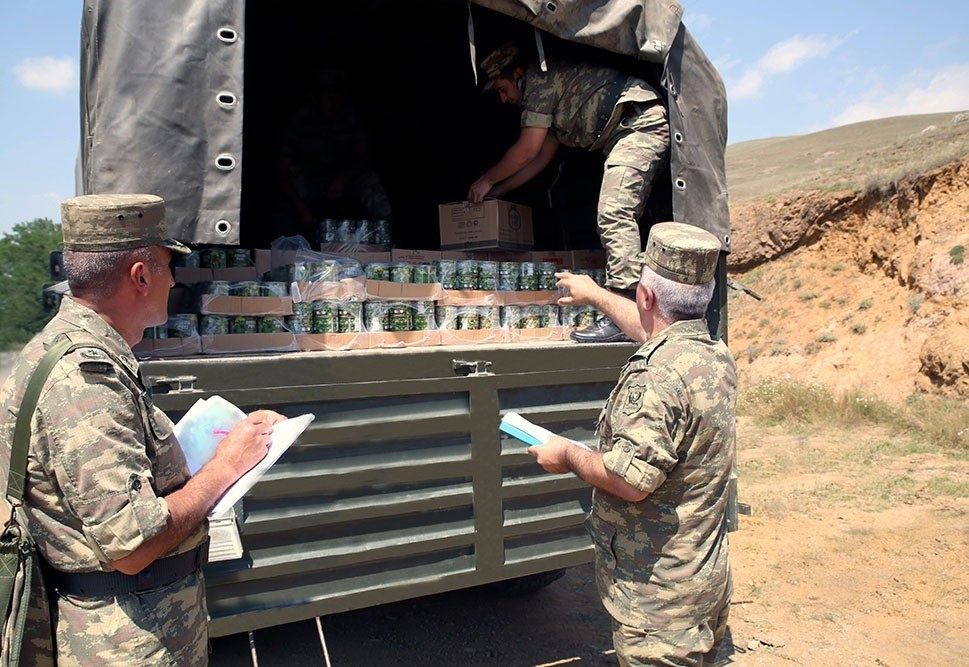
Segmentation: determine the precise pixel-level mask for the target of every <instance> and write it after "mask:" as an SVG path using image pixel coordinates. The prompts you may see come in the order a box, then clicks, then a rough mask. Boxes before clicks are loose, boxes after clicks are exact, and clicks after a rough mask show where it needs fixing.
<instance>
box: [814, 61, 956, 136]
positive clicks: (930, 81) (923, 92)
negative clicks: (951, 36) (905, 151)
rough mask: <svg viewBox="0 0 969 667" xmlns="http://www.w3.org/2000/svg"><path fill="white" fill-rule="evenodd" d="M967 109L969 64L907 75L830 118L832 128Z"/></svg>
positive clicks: (874, 90)
mask: <svg viewBox="0 0 969 667" xmlns="http://www.w3.org/2000/svg"><path fill="white" fill-rule="evenodd" d="M966 109H969V64H955V65H949V66H947V67H944V68H942V69H940V70H937V71H935V72H923V71H917V72H909V73H908V74H906V75H905V76H903V77H901V78H900V79H899V80H898V81H895V82H893V83H892V84H891V85H889V86H877V87H875V88H872V89H870V90H868V91H867V92H865V93H864V94H863V95H862V96H861V98H860V99H859V100H858V101H856V102H854V103H853V104H850V105H849V106H847V107H846V108H845V109H844V110H843V111H842V112H841V113H839V114H837V115H836V116H835V117H834V118H832V119H831V124H832V125H834V126H838V125H847V124H849V123H860V122H861V121H865V120H872V119H874V118H886V117H889V116H907V115H912V114H923V113H939V112H945V111H963V110H966Z"/></svg>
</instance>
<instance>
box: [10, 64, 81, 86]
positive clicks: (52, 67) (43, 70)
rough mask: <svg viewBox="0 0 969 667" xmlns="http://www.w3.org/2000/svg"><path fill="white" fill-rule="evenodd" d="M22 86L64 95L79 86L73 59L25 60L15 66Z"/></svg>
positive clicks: (15, 71)
mask: <svg viewBox="0 0 969 667" xmlns="http://www.w3.org/2000/svg"><path fill="white" fill-rule="evenodd" d="M14 73H15V74H16V75H17V79H18V80H19V81H20V84H21V85H22V86H24V87H25V88H29V89H31V90H39V91H42V92H45V93H64V92H67V91H70V90H72V89H73V88H74V86H75V85H76V84H77V70H76V67H75V65H74V59H73V58H53V57H51V56H44V57H43V58H25V59H24V60H21V61H20V62H19V63H17V64H16V65H15V66H14Z"/></svg>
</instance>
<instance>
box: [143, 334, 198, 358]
mask: <svg viewBox="0 0 969 667" xmlns="http://www.w3.org/2000/svg"><path fill="white" fill-rule="evenodd" d="M132 352H134V353H135V354H137V355H138V356H139V357H141V356H146V357H187V356H191V355H193V354H202V339H201V336H188V337H186V338H144V339H142V340H141V342H139V343H138V344H137V345H135V346H134V347H133V348H132Z"/></svg>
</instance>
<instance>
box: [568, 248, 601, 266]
mask: <svg viewBox="0 0 969 667" xmlns="http://www.w3.org/2000/svg"><path fill="white" fill-rule="evenodd" d="M572 268H573V269H586V270H587V269H605V268H606V251H605V250H573V251H572Z"/></svg>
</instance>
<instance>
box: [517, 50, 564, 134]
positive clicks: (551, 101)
mask: <svg viewBox="0 0 969 667" xmlns="http://www.w3.org/2000/svg"><path fill="white" fill-rule="evenodd" d="M525 80H526V82H527V86H526V88H525V94H524V96H523V98H522V120H521V126H522V127H544V128H549V127H552V115H553V114H554V113H555V109H556V108H557V107H558V104H559V99H558V92H557V90H556V88H555V86H554V85H553V83H552V81H551V76H550V75H549V73H548V72H542V71H541V70H540V69H538V67H537V66H535V65H532V66H529V68H528V71H527V74H526V79H525Z"/></svg>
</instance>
